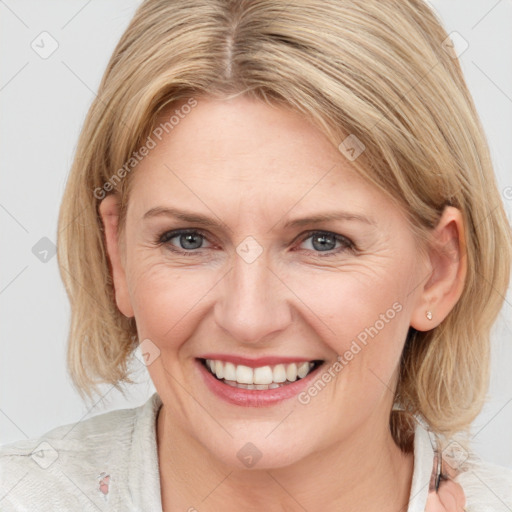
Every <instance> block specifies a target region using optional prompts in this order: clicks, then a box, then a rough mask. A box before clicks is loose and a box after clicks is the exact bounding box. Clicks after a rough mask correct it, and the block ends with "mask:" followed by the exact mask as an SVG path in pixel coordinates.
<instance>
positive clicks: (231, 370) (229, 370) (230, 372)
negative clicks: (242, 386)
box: [224, 363, 236, 380]
mask: <svg viewBox="0 0 512 512" xmlns="http://www.w3.org/2000/svg"><path fill="white" fill-rule="evenodd" d="M224 378H225V379H226V380H236V367H235V365H234V364H233V363H224Z"/></svg>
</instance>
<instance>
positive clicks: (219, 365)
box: [214, 361, 224, 379]
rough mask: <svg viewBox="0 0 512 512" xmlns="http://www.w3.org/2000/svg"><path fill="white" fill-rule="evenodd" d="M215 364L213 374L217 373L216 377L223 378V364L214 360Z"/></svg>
mask: <svg viewBox="0 0 512 512" xmlns="http://www.w3.org/2000/svg"><path fill="white" fill-rule="evenodd" d="M214 364H215V375H217V378H218V379H223V378H224V365H223V364H222V361H214Z"/></svg>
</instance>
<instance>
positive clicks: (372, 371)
mask: <svg viewBox="0 0 512 512" xmlns="http://www.w3.org/2000/svg"><path fill="white" fill-rule="evenodd" d="M197 99H198V105H197V106H196V107H195V108H194V109H192V111H191V112H190V113H189V114H188V115H187V116H186V117H185V118H184V119H182V120H180V122H179V124H178V125H176V126H175V127H174V128H173V130H172V131H170V132H169V133H168V134H167V135H165V136H164V138H163V140H162V141H161V142H159V143H158V145H157V146H156V148H154V149H153V150H152V151H151V152H150V154H149V155H148V156H147V157H145V158H144V160H142V161H141V162H140V164H139V165H138V167H137V169H136V170H135V171H133V172H134V175H133V176H132V177H131V179H133V180H134V182H133V188H132V193H131V196H130V199H129V203H128V211H127V219H126V229H125V230H124V231H123V232H122V233H121V236H120V237H119V238H118V236H117V223H118V206H117V199H116V197H115V195H110V196H107V197H106V198H105V199H104V200H103V201H102V203H101V205H100V214H101V216H102V219H103V222H104V225H105V236H106V241H107V249H108V254H109V258H110V261H111V264H112V271H113V278H114V285H115V294H116V302H117V305H118V307H119V309H120V311H121V312H122V313H123V314H124V315H125V316H128V317H132V316H135V319H136V323H137V329H138V335H139V339H140V340H144V339H149V340H151V343H153V344H154V345H155V346H156V347H158V350H159V351H160V352H159V357H157V358H155V360H154V361H153V362H151V364H149V365H148V370H149V373H150V375H151V378H152V380H153V383H154V385H155V387H156V390H157V391H158V393H159V395H160V397H161V398H162V401H163V404H164V405H163V407H162V409H161V410H160V413H159V416H158V421H157V436H158V455H159V461H160V478H161V486H162V502H163V506H164V510H166V511H174V510H189V509H190V510H193V509H192V508H191V507H195V509H197V510H200V511H218V510H223V511H227V512H230V511H232V510H233V511H234V510H246V511H253V510H254V511H261V510H267V511H269V512H273V511H283V510H287V511H295V510H297V511H298V510H303V509H304V508H305V509H307V510H365V511H370V512H371V511H373V510H379V511H380V512H383V511H388V510H389V511H397V510H401V509H402V507H406V506H407V503H408V500H409V490H410V485H411V478H412V472H413V456H412V454H407V455H405V454H403V453H402V452H401V451H400V450H399V449H398V447H397V446H396V445H395V443H394V442H393V439H392V437H391V434H390V431H389V428H388V423H389V414H390V410H391V407H392V402H393V389H394V386H395V384H396V379H397V368H398V363H399V358H400V354H401V351H402V348H403V344H404V342H405V337H406V334H407V331H408V329H409V326H413V327H415V328H416V329H418V330H428V329H432V328H433V327H435V326H436V325H438V324H439V323H440V322H441V321H442V320H443V319H444V318H445V317H446V315H447V314H448V313H449V311H450V310H451V309H452V308H453V306H454V305H455V303H456V302H457V300H458V298H459V297H460V294H461V292H462V286H463V281H464V276H465V258H459V257H457V256H458V252H459V247H463V237H464V230H463V225H462V221H461V216H460V212H459V211H458V210H456V209H455V208H451V207H449V208H447V209H446V210H445V212H444V214H443V216H442V218H441V221H440V222H439V225H438V226H437V228H436V230H435V233H434V234H435V237H436V240H437V241H438V245H437V246H436V247H433V248H432V249H431V250H430V251H429V253H428V255H426V256H424V257H422V256H421V255H420V254H419V252H418V245H417V243H416V241H415V240H414V238H413V236H412V233H411V231H410V228H409V226H408V224H407V223H406V220H405V217H404V215H403V212H401V211H400V210H399V209H398V208H397V207H396V206H394V205H393V204H392V203H391V201H390V200H389V199H388V198H387V197H386V196H385V195H384V194H382V192H380V191H378V190H377V189H376V188H374V187H373V186H372V185H370V184H368V182H367V181H365V180H363V178H361V177H360V176H358V175H357V173H356V172H355V171H354V170H353V168H351V166H350V162H349V161H348V160H347V159H346V158H345V157H344V156H343V155H342V154H341V153H340V152H339V151H338V149H337V148H336V147H334V146H333V145H332V144H331V143H330V142H329V141H328V140H327V139H326V138H325V137H324V136H323V134H322V133H321V132H320V131H319V130H318V129H317V128H316V127H314V126H313V125H312V124H310V123H309V122H308V121H307V120H305V119H304V118H303V117H301V116H299V115H298V114H296V113H293V112H291V111H288V110H285V109H282V108H277V107H270V106H269V105H267V104H265V103H261V102H257V101H254V100H250V99H246V98H243V97H238V98H235V99H231V100H225V101H218V100H215V101H214V100H211V99H207V98H197ZM156 206H163V207H165V206H167V207H175V208H179V209H181V210H187V211H191V212H195V213H200V214H203V215H206V216H208V217H210V218H212V219H213V220H215V221H217V222H219V223H220V224H221V225H220V226H219V227H206V228H203V227H202V226H201V225H198V224H197V223H191V222H184V221H182V220H178V219H174V218H171V217H165V216H159V217H154V218H151V219H146V220H144V219H143V216H144V214H145V213H146V212H147V211H148V210H150V209H151V208H154V207H156ZM340 210H343V211H347V212H353V213H356V214H359V215H363V216H365V217H366V218H368V219H370V223H365V222H361V221H355V220H336V221H324V222H320V223H316V224H311V225H306V226H299V227H292V228H285V227H284V223H285V222H286V221H287V220H290V219H296V218H303V217H306V216H310V215H312V214H317V213H321V212H325V211H340ZM185 228H187V229H190V228H195V229H197V230H202V232H201V231H200V233H199V235H201V234H203V235H204V237H205V238H202V237H201V236H199V235H197V236H198V239H197V238H196V239H193V240H192V242H193V243H194V244H195V245H194V246H193V247H198V248H194V249H190V248H189V249H187V248H188V247H190V245H188V246H187V245H181V244H186V240H183V237H182V238H181V243H180V237H179V236H177V237H174V238H172V239H170V240H168V241H167V242H166V243H164V244H160V245H158V244H157V243H155V241H156V240H157V239H158V238H159V236H160V235H161V234H162V233H165V232H168V231H171V230H175V229H185ZM313 230H316V231H317V233H316V235H317V236H316V238H315V236H313V237H312V235H315V233H312V232H311V231H313ZM318 231H321V232H322V233H318ZM325 232H328V233H335V234H339V235H343V236H344V237H347V238H348V239H350V240H351V241H352V242H353V244H354V245H355V249H354V250H351V249H350V248H347V246H345V245H344V244H343V243H342V242H337V243H336V244H334V243H331V242H328V243H331V245H328V246H327V249H328V250H327V251H322V249H321V240H320V243H316V240H317V239H318V235H321V234H323V233H325ZM248 236H251V237H253V238H254V239H255V240H256V241H257V243H258V244H259V246H260V247H261V248H262V253H261V254H260V255H259V256H258V257H257V258H256V259H255V261H253V262H252V263H250V264H248V263H247V262H246V261H245V260H244V259H243V258H242V257H240V256H239V254H238V253H237V251H236V249H237V246H238V245H239V244H240V243H241V242H242V241H244V239H245V238H246V237H248ZM170 247H172V248H175V249H177V250H180V249H181V250H182V251H187V250H188V251H189V253H193V255H187V256H183V255H179V254H176V253H173V252H172V251H171V249H170ZM447 248H450V249H449V250H447ZM325 253H331V256H322V254H325ZM454 256H455V257H454ZM395 303H398V304H399V305H400V306H401V309H400V312H398V313H396V314H395V315H394V317H393V319H392V320H388V322H386V323H385V325H384V327H383V328H381V329H380V330H379V331H378V334H377V335H375V336H374V337H373V338H369V342H368V343H367V345H366V346H364V347H363V348H362V350H360V351H359V352H358V353H357V354H356V355H355V356H354V357H353V359H352V360H351V361H350V362H348V364H346V365H345V366H344V367H343V369H342V370H341V371H340V372H338V373H337V376H336V378H335V379H334V380H332V381H331V382H330V383H329V384H328V385H327V386H326V387H325V389H323V390H322V391H321V392H320V393H319V394H318V395H317V396H315V397H314V398H312V399H311V401H310V402H309V403H308V404H306V405H304V404H301V403H300V402H299V401H298V400H297V399H296V398H292V399H288V400H285V401H283V402H281V403H279V404H277V405H273V406H272V407H260V408H254V407H239V406H235V405H231V404H228V403H226V402H224V401H222V400H220V399H219V398H217V397H216V396H215V395H213V394H212V393H211V392H210V391H209V389H208V388H207V387H206V386H205V384H204V383H203V381H202V379H201V378H200V375H199V374H198V371H197V367H196V362H195V358H196V357H199V356H201V354H205V353H206V352H212V351H214V352H218V353H222V354H233V355H240V356H245V357H249V358H257V357H263V356H296V357H306V358H308V359H310V360H313V359H323V360H325V361H326V366H330V365H332V364H333V363H334V362H336V360H337V355H338V354H340V355H341V354H344V353H345V352H346V351H347V350H348V349H349V348H350V346H351V343H352V342H353V340H354V339H356V336H357V335H358V334H359V333H361V332H362V331H364V329H365V328H369V327H370V326H374V325H375V324H376V321H377V320H379V318H381V317H380V316H379V315H382V314H385V313H386V311H387V310H389V309H390V308H392V307H393V304H395ZM426 310H431V311H432V313H433V320H428V319H427V318H426V316H425V312H426ZM248 442H250V443H252V444H253V445H255V446H256V447H257V449H258V450H259V452H260V453H261V459H260V460H259V461H258V462H257V464H256V465H255V466H253V467H252V468H250V469H249V468H247V467H246V466H244V464H243V463H242V462H241V460H240V459H239V458H238V457H237V453H238V451H239V450H240V449H241V448H242V447H244V446H245V445H246V443H248ZM404 510H405V508H404ZM432 510H445V509H442V508H441V509H439V508H437V509H435V508H434V509H432ZM446 510H451V509H446ZM454 510H455V509H454Z"/></svg>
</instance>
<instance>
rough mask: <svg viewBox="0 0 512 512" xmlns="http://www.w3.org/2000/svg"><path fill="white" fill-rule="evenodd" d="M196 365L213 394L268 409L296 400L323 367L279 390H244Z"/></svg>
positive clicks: (230, 401)
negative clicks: (292, 399) (291, 399)
mask: <svg viewBox="0 0 512 512" xmlns="http://www.w3.org/2000/svg"><path fill="white" fill-rule="evenodd" d="M196 364H197V365H198V367H199V372H200V373H201V376H202V378H203V379H204V382H205V384H206V385H207V386H208V388H209V389H210V391H212V393H214V394H215V395H217V396H218V397H219V398H221V399H222V400H224V401H226V402H229V403H230V404H234V405H240V406H242V407H268V406H270V405H274V404H277V403H279V402H282V401H283V400H287V399H289V398H294V397H296V396H297V395H298V394H299V393H300V392H301V391H302V390H303V389H304V388H305V387H307V386H308V384H309V383H310V382H311V381H312V380H313V379H314V377H315V375H316V373H317V371H318V370H319V369H320V368H321V367H322V365H320V366H318V367H317V368H315V369H314V370H313V371H312V372H310V373H308V374H307V375H306V377H304V378H303V379H299V380H297V381H295V382H292V383H290V384H285V385H284V386H281V387H279V388H275V389H242V388H235V387H233V386H230V385H229V384H224V382H222V381H220V380H219V379H217V378H216V377H214V376H213V375H212V374H211V373H210V372H209V371H208V370H207V369H206V367H205V366H204V364H203V363H202V362H201V361H199V360H196Z"/></svg>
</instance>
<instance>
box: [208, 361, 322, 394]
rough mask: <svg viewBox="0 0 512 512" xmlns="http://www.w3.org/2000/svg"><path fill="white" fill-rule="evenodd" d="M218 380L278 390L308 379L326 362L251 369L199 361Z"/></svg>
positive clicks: (258, 388)
mask: <svg viewBox="0 0 512 512" xmlns="http://www.w3.org/2000/svg"><path fill="white" fill-rule="evenodd" d="M199 361H200V362H201V363H202V364H203V366H204V367H205V368H206V369H207V370H208V372H209V373H211V374H212V375H213V376H214V377H215V378H216V379H217V380H220V381H221V382H223V383H224V384H227V385H228V386H232V387H235V388H240V389H255V390H266V389H276V388H280V387H283V386H287V385H288V384H292V383H293V382H296V381H298V380H301V379H303V378H305V377H307V376H308V375H309V374H310V373H312V372H314V371H315V370H316V369H317V368H318V367H319V366H320V365H322V363H323V362H324V361H322V360H314V361H305V362H297V363H287V364H276V365H271V366H270V365H268V366H260V367H257V368H250V367H249V366H244V365H241V364H240V365H236V364H233V363H230V362H228V361H220V360H213V359H199Z"/></svg>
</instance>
